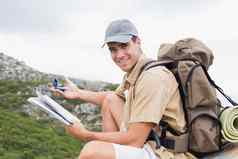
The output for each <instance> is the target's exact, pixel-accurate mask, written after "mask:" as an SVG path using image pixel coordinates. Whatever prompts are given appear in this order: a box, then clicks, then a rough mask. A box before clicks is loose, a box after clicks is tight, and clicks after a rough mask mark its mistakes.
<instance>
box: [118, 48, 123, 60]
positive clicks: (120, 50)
mask: <svg viewBox="0 0 238 159" xmlns="http://www.w3.org/2000/svg"><path fill="white" fill-rule="evenodd" d="M124 56H125V51H124V50H123V49H119V50H118V51H117V58H119V59H121V58H123V57H124Z"/></svg>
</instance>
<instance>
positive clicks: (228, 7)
mask: <svg viewBox="0 0 238 159" xmlns="http://www.w3.org/2000/svg"><path fill="white" fill-rule="evenodd" d="M237 6H238V1H236V0H134V1H132V0H118V1H113V0H87V1H86V0H84V1H83V0H67V1H66V0H38V1H37V0H34V1H33V0H31V1H30V0H0V52H4V53H5V54H7V55H9V56H13V57H15V58H17V59H19V60H21V61H25V62H26V64H28V65H30V66H32V67H33V68H36V69H37V70H40V71H43V72H49V73H56V74H62V75H66V76H72V77H76V78H84V79H89V80H103V81H108V82H116V83H119V82H120V81H121V79H122V75H123V72H121V71H120V70H119V69H118V68H117V67H116V66H115V64H113V62H112V61H111V59H110V54H109V52H108V50H107V48H103V49H102V48H101V45H102V43H103V39H104V31H105V29H106V27H107V25H108V24H109V22H110V21H112V20H115V19H120V18H128V19H129V20H131V21H132V22H133V23H134V24H135V25H136V26H137V28H138V30H139V34H140V37H141V39H142V47H143V50H144V52H145V54H147V56H148V57H153V58H155V57H156V54H157V50H158V48H159V45H160V44H161V43H163V42H175V41H176V40H179V39H181V38H185V37H195V38H198V39H201V40H202V41H204V42H205V43H206V44H207V45H208V46H209V47H210V48H211V49H212V50H213V51H214V55H215V60H214V65H213V66H212V68H211V70H210V73H211V74H212V76H213V77H214V79H215V81H217V83H218V84H219V85H220V86H221V87H222V88H224V90H225V92H227V93H228V94H231V95H232V96H233V97H234V98H236V99H238V87H237V86H236V85H237V84H236V81H237V79H238V75H237V74H236V71H235V70H236V67H238V64H237V62H236V61H237V57H238V52H237V50H238V48H237V46H238V29H237V28H238V21H237V18H238V17H237V16H238V9H237Z"/></svg>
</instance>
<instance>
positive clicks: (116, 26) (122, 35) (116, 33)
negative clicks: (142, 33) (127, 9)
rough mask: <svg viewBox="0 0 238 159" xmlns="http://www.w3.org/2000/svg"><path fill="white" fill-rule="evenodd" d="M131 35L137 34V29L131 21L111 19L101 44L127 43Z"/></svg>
mask: <svg viewBox="0 0 238 159" xmlns="http://www.w3.org/2000/svg"><path fill="white" fill-rule="evenodd" d="M132 36H138V31H137V29H136V27H135V25H134V24H133V23H132V22H130V21H129V20H127V19H120V20H115V21H112V22H111V23H110V24H109V25H108V27H107V29H106V33H105V38H104V44H103V46H104V45H105V44H106V43H109V42H120V43H127V42H128V41H130V39H131V38H132ZM103 46H102V47H103Z"/></svg>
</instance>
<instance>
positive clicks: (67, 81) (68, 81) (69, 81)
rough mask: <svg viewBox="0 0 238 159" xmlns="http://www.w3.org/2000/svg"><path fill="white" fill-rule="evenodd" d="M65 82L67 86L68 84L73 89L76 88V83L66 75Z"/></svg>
mask: <svg viewBox="0 0 238 159" xmlns="http://www.w3.org/2000/svg"><path fill="white" fill-rule="evenodd" d="M65 82H66V85H67V86H70V87H71V88H73V89H78V87H77V85H76V84H75V83H74V82H72V81H71V80H70V79H69V78H67V77H66V78H65Z"/></svg>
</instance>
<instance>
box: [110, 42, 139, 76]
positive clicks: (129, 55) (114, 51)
mask: <svg viewBox="0 0 238 159" xmlns="http://www.w3.org/2000/svg"><path fill="white" fill-rule="evenodd" d="M107 45H108V48H109V51H110V53H111V57H112V60H113V61H114V62H115V64H116V65H117V66H118V67H120V68H121V70H122V71H124V72H130V70H131V69H132V68H133V66H134V65H135V64H136V62H137V61H138V59H139V57H140V55H141V52H140V39H139V38H135V39H133V40H130V41H129V42H128V43H118V42H111V43H108V44H107Z"/></svg>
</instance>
